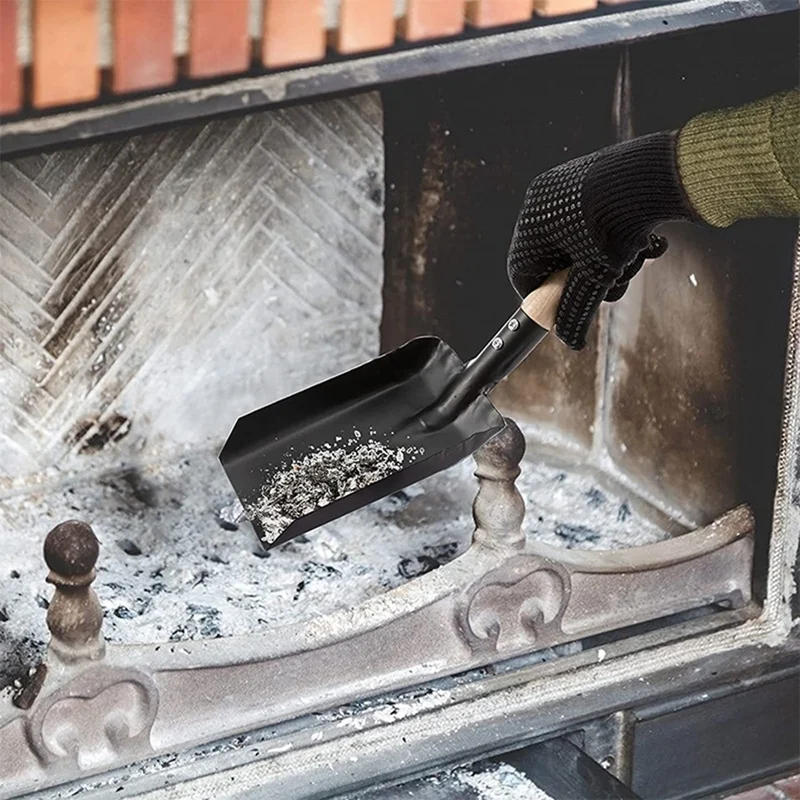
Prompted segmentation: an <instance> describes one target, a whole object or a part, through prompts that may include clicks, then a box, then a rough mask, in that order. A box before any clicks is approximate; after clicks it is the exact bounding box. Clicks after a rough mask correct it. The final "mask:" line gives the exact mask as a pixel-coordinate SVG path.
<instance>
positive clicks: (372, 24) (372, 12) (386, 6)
mask: <svg viewBox="0 0 800 800" xmlns="http://www.w3.org/2000/svg"><path fill="white" fill-rule="evenodd" d="M332 39H333V45H334V47H335V48H336V49H337V50H338V51H339V52H340V53H358V52H361V51H364V50H381V49H383V48H385V47H391V45H392V44H393V42H394V0H342V4H341V8H340V16H339V27H338V29H337V30H336V31H335V33H334V34H333V36H332Z"/></svg>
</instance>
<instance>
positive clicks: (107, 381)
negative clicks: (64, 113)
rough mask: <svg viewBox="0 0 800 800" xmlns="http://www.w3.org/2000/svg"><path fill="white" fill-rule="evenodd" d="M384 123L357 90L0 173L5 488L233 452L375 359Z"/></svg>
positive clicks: (28, 160) (374, 103) (23, 163)
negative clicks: (273, 418)
mask: <svg viewBox="0 0 800 800" xmlns="http://www.w3.org/2000/svg"><path fill="white" fill-rule="evenodd" d="M381 127H382V122H381V110H380V105H379V101H378V100H377V98H376V96H374V95H362V96H360V97H356V98H351V99H348V100H334V101H326V102H323V103H319V104H315V105H310V106H304V107H301V108H295V109H288V110H282V111H278V112H273V113H268V114H260V115H253V116H247V117H241V118H237V119H234V120H223V121H218V122H213V123H210V124H206V125H194V126H187V127H181V128H176V129H172V130H169V131H165V132H157V133H147V134H143V135H139V136H134V137H130V138H127V139H117V140H113V141H108V142H102V143H99V144H93V145H87V146H80V147H75V148H72V149H69V150H64V151H61V152H56V153H51V154H46V155H38V154H37V155H33V156H28V157H25V158H20V159H16V160H10V161H5V162H3V163H2V164H0V363H1V364H2V369H0V448H2V450H3V453H4V455H3V459H2V468H0V475H2V476H3V477H4V478H5V479H6V481H7V482H8V481H9V480H15V479H18V478H19V477H21V476H24V475H27V474H30V473H37V472H41V471H42V469H46V468H50V467H54V466H58V465H61V466H62V467H63V466H64V465H69V464H72V463H73V461H75V459H77V458H78V454H82V455H81V456H80V457H81V458H82V459H85V458H86V457H87V456H89V455H91V454H94V455H97V454H98V453H99V452H101V451H104V450H105V451H106V454H107V456H108V454H109V453H110V456H111V457H112V458H116V459H119V458H120V457H131V456H133V455H134V454H135V456H136V457H137V458H149V457H155V455H156V453H158V452H160V451H161V450H163V449H165V448H166V449H170V448H174V447H175V446H181V447H184V446H191V445H195V444H199V443H201V442H204V441H207V440H213V441H219V440H221V439H222V438H224V437H225V436H226V435H227V433H228V430H229V428H230V426H231V425H232V424H233V422H234V421H235V419H236V417H237V416H238V415H239V414H241V413H246V412H247V411H249V410H251V409H252V408H253V407H257V406H259V405H262V404H264V403H266V402H270V401H271V400H274V399H277V398H278V397H280V396H282V395H284V394H286V393H287V392H290V391H295V390H296V389H298V388H301V387H302V386H304V385H307V384H309V383H312V382H316V381H317V380H319V379H321V378H323V377H326V376H328V375H330V374H333V373H335V372H338V371H340V370H341V369H344V368H346V367H349V366H352V365H353V364H355V363H358V362H360V361H362V360H364V359H366V358H369V357H370V356H372V355H373V354H374V353H375V352H376V350H377V346H378V341H377V325H378V314H379V306H380V286H381V275H382V267H381V248H382V242H383V222H382V210H383V209H382V205H383V199H382V192H383V147H382V141H381ZM123 437H125V438H124V439H123ZM115 440H119V441H115ZM81 463H85V461H82V462H81Z"/></svg>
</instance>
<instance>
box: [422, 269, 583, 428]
mask: <svg viewBox="0 0 800 800" xmlns="http://www.w3.org/2000/svg"><path fill="white" fill-rule="evenodd" d="M567 272H568V270H562V271H561V272H557V273H555V274H554V275H551V276H550V277H549V278H548V279H547V280H546V281H545V282H544V283H543V284H542V285H541V286H539V287H538V288H537V289H534V290H533V291H532V292H531V293H530V294H529V295H528V296H527V297H526V298H525V299H524V300H523V301H522V305H521V306H520V307H519V308H518V309H517V311H516V313H515V314H514V316H513V317H511V319H509V320H508V322H506V324H505V325H503V327H502V328H500V330H499V331H498V332H497V333H496V334H495V336H494V337H493V338H492V340H491V341H490V342H489V344H487V345H486V347H484V348H483V350H481V352H480V353H478V355H477V356H475V358H473V359H472V361H470V362H469V364H467V365H466V366H465V367H464V369H463V370H462V371H461V372H460V373H459V374H458V375H457V376H456V378H455V379H454V380H453V382H452V383H451V384H450V385H449V386H448V387H447V389H446V390H445V392H444V394H443V395H442V396H441V397H440V398H439V400H438V401H437V402H436V403H434V404H433V405H431V406H429V407H428V408H427V409H426V410H425V411H424V412H423V413H422V414H421V415H420V417H419V418H420V420H421V422H422V424H423V425H424V426H425V427H426V428H430V429H437V428H441V427H442V426H444V425H447V424H448V423H450V422H452V421H453V420H454V419H455V418H456V417H457V416H458V415H459V414H461V413H462V412H463V411H464V410H465V409H466V408H467V407H468V406H469V405H470V403H472V402H473V401H474V400H476V399H477V397H478V396H479V395H481V394H485V393H487V392H490V391H491V390H492V389H493V388H494V386H495V385H496V384H497V383H498V382H499V381H501V380H502V379H503V378H505V377H506V375H508V374H509V373H511V372H513V371H514V370H515V369H516V368H517V367H518V366H519V365H520V364H521V363H522V361H524V360H525V358H526V356H527V355H528V353H530V352H531V350H533V349H534V347H536V345H537V344H539V342H541V341H542V339H544V338H545V336H547V332H548V331H549V330H550V329H551V328H552V327H553V325H555V319H556V309H557V308H558V301H559V300H560V299H561V292H562V290H563V289H564V284H565V283H566V282H567Z"/></svg>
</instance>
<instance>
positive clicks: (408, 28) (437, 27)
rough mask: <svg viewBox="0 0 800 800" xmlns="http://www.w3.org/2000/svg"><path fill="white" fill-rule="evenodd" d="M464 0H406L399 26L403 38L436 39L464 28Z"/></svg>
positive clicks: (414, 39) (452, 34) (410, 39)
mask: <svg viewBox="0 0 800 800" xmlns="http://www.w3.org/2000/svg"><path fill="white" fill-rule="evenodd" d="M465 11H466V2H465V0H408V6H407V7H406V15H405V17H404V19H403V20H402V23H401V26H400V33H401V34H402V36H403V38H404V39H408V40H409V41H412V42H415V41H419V40H420V39H438V38H442V37H444V36H456V35H457V34H459V33H461V31H463V30H464V14H465Z"/></svg>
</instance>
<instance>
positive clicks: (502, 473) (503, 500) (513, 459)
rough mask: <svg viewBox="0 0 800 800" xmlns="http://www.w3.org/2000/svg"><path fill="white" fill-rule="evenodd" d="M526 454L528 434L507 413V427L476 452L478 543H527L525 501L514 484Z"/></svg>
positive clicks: (513, 545) (514, 545) (516, 545)
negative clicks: (524, 526)
mask: <svg viewBox="0 0 800 800" xmlns="http://www.w3.org/2000/svg"><path fill="white" fill-rule="evenodd" d="M524 455H525V437H524V436H523V434H522V431H521V430H520V429H519V427H518V426H517V423H516V422H514V420H513V419H509V418H508V417H506V426H505V428H503V430H502V431H501V432H500V433H498V434H497V436H495V437H494V438H493V439H491V440H489V441H488V442H487V443H486V444H485V445H484V446H483V447H482V448H481V449H480V450H478V451H477V452H476V453H475V466H476V469H475V475H476V476H477V478H478V494H477V495H476V496H475V501H474V503H473V504H472V516H473V518H474V519H475V534H474V537H473V540H474V542H475V543H476V544H478V545H480V544H481V543H485V542H493V544H494V545H496V544H497V543H498V542H504V543H505V544H506V546H508V547H511V548H515V549H521V548H522V547H524V545H525V536H524V534H523V533H522V520H523V518H524V517H525V503H524V502H523V500H522V496H521V495H520V493H519V491H518V490H517V487H516V486H515V484H514V481H515V480H516V479H517V476H518V475H519V471H520V470H519V465H520V462H521V461H522V458H523V456H524Z"/></svg>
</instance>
